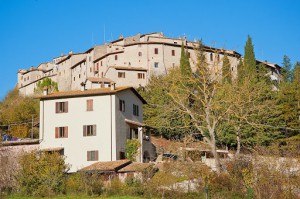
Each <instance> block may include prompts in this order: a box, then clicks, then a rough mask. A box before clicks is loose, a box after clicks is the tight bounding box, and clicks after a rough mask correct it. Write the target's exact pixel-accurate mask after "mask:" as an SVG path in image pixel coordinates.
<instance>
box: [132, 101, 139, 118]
mask: <svg viewBox="0 0 300 199" xmlns="http://www.w3.org/2000/svg"><path fill="white" fill-rule="evenodd" d="M133 115H135V116H139V106H138V105H135V104H133Z"/></svg>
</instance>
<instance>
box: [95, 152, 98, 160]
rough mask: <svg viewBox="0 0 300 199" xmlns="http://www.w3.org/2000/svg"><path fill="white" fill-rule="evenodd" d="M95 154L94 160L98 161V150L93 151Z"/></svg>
mask: <svg viewBox="0 0 300 199" xmlns="http://www.w3.org/2000/svg"><path fill="white" fill-rule="evenodd" d="M95 156H96V157H95V160H96V161H98V159H99V158H98V151H95Z"/></svg>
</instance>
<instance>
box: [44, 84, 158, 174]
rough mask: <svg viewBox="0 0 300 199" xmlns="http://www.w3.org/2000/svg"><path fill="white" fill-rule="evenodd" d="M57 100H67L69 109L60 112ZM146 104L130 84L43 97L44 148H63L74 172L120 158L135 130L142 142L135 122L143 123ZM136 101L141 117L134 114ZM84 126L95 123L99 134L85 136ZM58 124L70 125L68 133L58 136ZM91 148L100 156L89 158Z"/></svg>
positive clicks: (141, 136) (60, 125) (96, 131)
mask: <svg viewBox="0 0 300 199" xmlns="http://www.w3.org/2000/svg"><path fill="white" fill-rule="evenodd" d="M87 100H92V101H93V102H92V103H93V105H92V110H91V111H87ZM120 100H124V102H125V109H124V112H123V111H120V107H119V106H120ZM57 102H67V104H68V105H67V106H68V108H67V112H62V113H56V103H57ZM143 103H145V101H144V100H143V99H142V98H141V96H139V94H137V92H136V91H135V90H134V89H133V88H129V87H126V88H120V89H118V88H117V89H116V90H111V88H103V89H92V90H85V91H76V92H60V93H56V94H50V95H46V96H43V97H41V101H40V139H41V143H40V149H41V150H45V149H47V150H51V148H53V149H57V148H61V149H63V154H64V155H65V156H66V163H68V164H70V165H71V170H70V172H75V171H77V170H79V169H81V168H83V167H85V166H88V165H90V164H92V163H94V161H114V160H119V159H121V158H122V157H121V156H122V153H124V152H125V143H126V140H127V139H129V138H131V136H130V132H131V131H132V129H137V130H138V132H139V135H138V138H139V139H140V142H141V143H142V139H143V135H142V131H141V125H140V126H139V125H134V123H137V124H141V123H142V122H143V108H142V107H143V106H142V105H143ZM133 104H134V105H137V106H138V107H139V108H138V109H139V114H138V116H136V115H134V114H133ZM128 121H129V122H128ZM84 125H93V126H95V128H96V130H95V134H93V135H90V136H84V130H83V129H84ZM57 127H67V136H66V135H65V136H64V137H61V138H58V137H57V135H56V129H57ZM141 150H142V153H144V150H147V149H145V148H143V147H142V149H141ZM88 151H98V152H97V156H98V157H97V158H96V159H94V161H91V160H88ZM154 155H155V154H153V155H152V156H154ZM123 158H124V157H123ZM140 160H141V159H140Z"/></svg>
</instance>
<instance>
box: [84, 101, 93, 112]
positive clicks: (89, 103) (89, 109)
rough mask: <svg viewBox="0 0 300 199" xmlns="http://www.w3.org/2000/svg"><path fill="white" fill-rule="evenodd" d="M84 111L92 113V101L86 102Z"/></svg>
mask: <svg viewBox="0 0 300 199" xmlns="http://www.w3.org/2000/svg"><path fill="white" fill-rule="evenodd" d="M86 110H87V111H93V100H92V99H89V100H86Z"/></svg>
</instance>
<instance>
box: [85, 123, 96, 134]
mask: <svg viewBox="0 0 300 199" xmlns="http://www.w3.org/2000/svg"><path fill="white" fill-rule="evenodd" d="M83 136H84V137H85V136H96V125H83Z"/></svg>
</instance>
